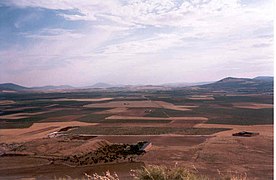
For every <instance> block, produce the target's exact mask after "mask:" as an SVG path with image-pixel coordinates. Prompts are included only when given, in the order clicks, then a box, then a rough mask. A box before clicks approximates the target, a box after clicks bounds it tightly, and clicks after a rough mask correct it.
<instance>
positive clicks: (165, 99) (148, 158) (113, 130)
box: [0, 89, 273, 179]
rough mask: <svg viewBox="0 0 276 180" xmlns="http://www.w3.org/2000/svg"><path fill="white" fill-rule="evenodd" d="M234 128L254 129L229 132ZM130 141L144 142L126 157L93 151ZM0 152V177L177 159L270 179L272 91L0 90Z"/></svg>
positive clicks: (76, 173)
mask: <svg viewBox="0 0 276 180" xmlns="http://www.w3.org/2000/svg"><path fill="white" fill-rule="evenodd" d="M239 131H253V132H257V133H259V135H258V136H255V137H250V138H243V137H234V136H232V133H236V132H239ZM138 142H150V143H151V144H152V146H151V148H150V149H149V150H148V151H146V152H143V153H139V154H138V155H137V154H135V158H130V159H129V160H122V159H120V158H117V159H116V158H115V157H117V155H118V154H116V153H112V152H111V153H108V156H109V157H110V158H111V159H112V160H106V158H105V157H104V156H105V154H100V156H96V155H95V154H97V153H99V152H100V150H101V149H111V150H112V148H114V147H116V148H119V149H120V153H122V152H126V149H127V147H134V145H135V144H137V143H138ZM118 152H119V151H118ZM0 155H1V156H0V174H1V176H2V177H4V178H30V177H40V178H41V179H43V178H44V179H45V178H46V179H47V178H50V179H51V178H54V177H62V172H70V173H69V174H68V175H70V177H73V178H75V177H80V176H82V175H83V174H84V173H92V172H102V171H104V170H107V169H109V170H111V171H112V170H114V171H116V172H117V173H118V175H119V176H120V177H122V178H123V179H124V178H125V179H128V177H129V174H128V173H127V172H128V171H127V170H130V168H132V169H135V168H141V167H142V166H143V165H147V164H164V165H169V166H172V165H174V164H175V163H178V164H181V165H183V166H185V167H186V168H188V169H191V170H193V169H195V168H196V170H197V171H198V172H199V173H201V174H204V175H207V176H209V177H216V175H218V174H217V173H218V170H219V171H220V172H222V173H227V172H228V171H233V172H234V171H235V172H236V171H237V172H240V173H246V174H247V175H248V177H254V178H257V179H260V178H261V177H263V176H266V178H267V179H270V178H271V177H272V176H273V164H272V163H273V161H272V158H273V95H269V94H241V93H231V94H230V93H220V92H213V91H206V90H205V91H202V90H199V91H191V90H190V89H181V90H178V89H176V90H163V91H162V90H150V91H93V92H90V91H87V92H85V91H82V92H78V91H77V92H67V93H65V92H52V93H39V92H35V93H1V94H0ZM77 159H80V161H79V160H77ZM22 162H24V163H22ZM93 162H99V163H97V164H95V163H93ZM76 163H77V164H76ZM19 164H22V165H19ZM37 166H40V169H39V170H37V171H35V172H33V171H31V170H30V169H31V168H35V167H37ZM75 166H76V167H75ZM82 166H83V167H82ZM72 167H74V168H72ZM126 167H128V168H126ZM46 169H49V170H47V171H46ZM7 172H12V177H11V175H10V173H7ZM264 172H265V173H264Z"/></svg>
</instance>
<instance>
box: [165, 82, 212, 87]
mask: <svg viewBox="0 0 276 180" xmlns="http://www.w3.org/2000/svg"><path fill="white" fill-rule="evenodd" d="M210 83H213V82H194V83H185V82H183V83H166V84H162V85H161V86H167V87H187V86H199V85H204V84H210Z"/></svg>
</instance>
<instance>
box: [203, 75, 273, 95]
mask: <svg viewBox="0 0 276 180" xmlns="http://www.w3.org/2000/svg"><path fill="white" fill-rule="evenodd" d="M199 87H201V88H204V89H210V90H213V91H226V92H241V93H273V77H256V78H253V79H250V78H233V77H227V78H224V79H222V80H219V81H217V82H214V83H211V84H206V85H202V86H199Z"/></svg>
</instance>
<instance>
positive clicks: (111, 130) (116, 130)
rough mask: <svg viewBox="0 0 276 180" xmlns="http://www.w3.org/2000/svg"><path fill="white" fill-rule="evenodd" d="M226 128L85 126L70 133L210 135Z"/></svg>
mask: <svg viewBox="0 0 276 180" xmlns="http://www.w3.org/2000/svg"><path fill="white" fill-rule="evenodd" d="M224 130H228V129H224V128H174V127H116V126H115V127H100V126H85V127H79V128H77V129H74V130H72V131H70V132H69V133H70V134H92V135H161V134H181V135H210V134H213V133H216V132H220V131H224Z"/></svg>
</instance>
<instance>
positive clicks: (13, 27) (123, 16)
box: [0, 0, 273, 86]
mask: <svg viewBox="0 0 276 180" xmlns="http://www.w3.org/2000/svg"><path fill="white" fill-rule="evenodd" d="M272 74H273V0H270V1H269V0H186V1H182V0H121V1H119V0H0V83H3V82H13V83H18V84H21V85H26V86H39V85H46V84H52V85H60V84H70V85H75V86H81V85H91V84H94V83H96V82H106V83H115V84H162V83H167V82H196V81H210V80H217V79H220V78H223V77H226V76H236V77H254V76H258V75H272Z"/></svg>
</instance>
